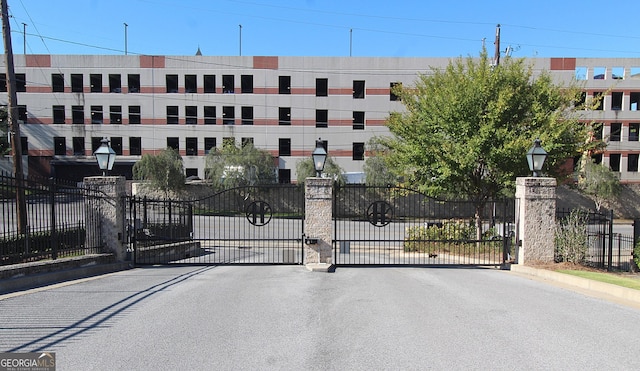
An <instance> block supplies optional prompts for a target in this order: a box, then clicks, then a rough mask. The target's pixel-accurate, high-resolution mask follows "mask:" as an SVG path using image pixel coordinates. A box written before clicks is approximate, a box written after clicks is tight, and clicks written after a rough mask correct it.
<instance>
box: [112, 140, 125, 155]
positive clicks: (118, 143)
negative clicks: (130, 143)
mask: <svg viewBox="0 0 640 371" xmlns="http://www.w3.org/2000/svg"><path fill="white" fill-rule="evenodd" d="M110 145H111V148H113V150H114V152H115V153H116V155H118V156H122V137H111V143H110Z"/></svg>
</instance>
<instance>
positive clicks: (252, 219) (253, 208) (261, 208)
mask: <svg viewBox="0 0 640 371" xmlns="http://www.w3.org/2000/svg"><path fill="white" fill-rule="evenodd" d="M244 213H245V216H246V218H247V220H248V221H249V223H251V224H253V225H255V226H256V227H262V226H264V225H267V224H269V222H270V221H271V215H272V212H271V206H270V205H269V204H268V203H266V202H265V201H253V202H252V203H250V204H249V205H248V206H247V207H246V208H245V211H244Z"/></svg>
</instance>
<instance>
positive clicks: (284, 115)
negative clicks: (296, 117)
mask: <svg viewBox="0 0 640 371" xmlns="http://www.w3.org/2000/svg"><path fill="white" fill-rule="evenodd" d="M278 125H291V107H280V108H278Z"/></svg>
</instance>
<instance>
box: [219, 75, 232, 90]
mask: <svg viewBox="0 0 640 371" xmlns="http://www.w3.org/2000/svg"><path fill="white" fill-rule="evenodd" d="M234 84H235V82H234V78H233V75H222V92H223V93H225V94H233V93H234V92H235V85H234Z"/></svg>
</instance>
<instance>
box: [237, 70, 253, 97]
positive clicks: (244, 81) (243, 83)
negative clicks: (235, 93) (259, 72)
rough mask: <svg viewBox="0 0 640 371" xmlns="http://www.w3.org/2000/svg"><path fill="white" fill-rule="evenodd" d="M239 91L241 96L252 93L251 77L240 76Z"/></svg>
mask: <svg viewBox="0 0 640 371" xmlns="http://www.w3.org/2000/svg"><path fill="white" fill-rule="evenodd" d="M240 91H241V92H242V94H251V93H253V75H242V76H240Z"/></svg>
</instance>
